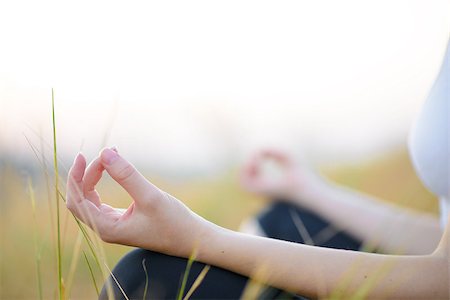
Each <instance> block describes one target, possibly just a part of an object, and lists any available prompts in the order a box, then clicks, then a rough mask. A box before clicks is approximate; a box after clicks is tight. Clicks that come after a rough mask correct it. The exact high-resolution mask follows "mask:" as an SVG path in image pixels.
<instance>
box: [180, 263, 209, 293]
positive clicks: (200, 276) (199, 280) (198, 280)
mask: <svg viewBox="0 0 450 300" xmlns="http://www.w3.org/2000/svg"><path fill="white" fill-rule="evenodd" d="M209 269H211V266H210V265H206V266H205V267H204V268H203V269H202V271H201V272H200V274H198V276H197V278H196V279H195V281H194V283H193V284H192V286H191V288H190V289H189V291H188V292H187V293H186V296H184V298H183V300H188V299H189V298H190V297H191V296H192V294H193V293H194V292H195V290H196V289H197V288H198V287H199V286H200V284H201V283H202V281H203V279H205V276H206V274H207V273H208V271H209Z"/></svg>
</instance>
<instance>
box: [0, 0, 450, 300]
mask: <svg viewBox="0 0 450 300" xmlns="http://www.w3.org/2000/svg"><path fill="white" fill-rule="evenodd" d="M449 28H450V3H449V1H439V0H433V1H399V0H395V1H392V0H391V1H376V2H373V1H314V2H311V1H283V2H276V3H275V2H266V1H227V2H212V1H194V2H158V3H153V2H152V3H146V2H132V3H130V2H127V3H126V4H125V3H120V2H111V1H108V2H76V3H69V2H50V1H41V2H22V1H2V2H0V43H1V46H0V217H1V221H0V222H1V223H0V225H1V226H0V234H1V236H0V238H1V241H0V242H1V244H0V264H1V265H0V298H2V299H15V298H22V299H30V298H39V289H38V286H39V283H38V279H40V280H41V284H40V285H41V286H42V287H43V291H42V293H43V295H44V298H46V299H47V298H55V297H56V296H57V281H56V258H55V257H56V256H55V232H56V228H55V203H54V201H55V199H54V198H53V197H54V193H53V192H52V185H53V182H54V181H53V180H54V179H53V177H54V176H53V171H52V166H53V163H52V159H53V158H52V155H53V140H52V139H53V136H52V114H51V89H52V88H53V89H54V92H55V113H56V127H57V128H56V133H57V146H58V157H59V160H60V176H61V181H62V183H61V190H62V191H63V190H64V181H65V175H66V173H67V168H68V167H69V166H70V164H71V161H72V160H73V158H74V156H75V155H76V153H77V152H78V151H82V152H83V153H84V154H85V155H86V156H87V157H88V159H92V158H94V157H95V156H96V155H97V153H98V152H99V151H100V149H101V148H102V147H104V146H112V145H115V146H117V147H118V149H119V151H120V152H121V153H122V155H124V156H125V157H127V158H128V159H129V160H131V161H132V162H133V163H134V164H135V165H136V166H137V167H138V168H139V169H140V170H142V171H143V173H145V174H146V176H147V177H148V178H149V179H151V180H152V181H154V182H155V183H157V184H158V185H159V186H161V187H162V188H163V189H165V190H167V191H168V192H170V193H172V194H174V195H175V196H177V197H178V198H179V199H182V200H183V201H184V202H186V203H187V204H188V205H189V206H190V207H191V208H192V209H193V210H194V211H196V212H198V213H199V214H201V215H202V216H204V217H206V218H207V219H209V220H212V221H214V222H216V223H219V224H220V225H223V226H226V227H228V228H232V229H237V228H238V227H239V224H240V222H241V221H242V220H243V219H245V218H246V217H248V216H250V215H252V214H255V213H257V212H258V210H259V209H261V207H263V206H264V203H265V202H264V201H265V199H258V198H257V197H254V196H252V195H250V194H248V193H246V192H245V191H243V190H242V188H241V187H240V186H239V184H238V180H237V179H238V173H239V169H240V167H241V166H242V164H243V163H244V162H245V161H246V159H248V157H249V156H250V155H251V154H252V153H253V152H254V151H256V150H258V149H260V148H262V147H271V148H278V149H283V150H286V151H288V152H289V153H291V154H292V155H293V156H295V157H296V158H298V159H299V160H300V161H302V162H304V163H305V164H308V165H310V166H311V167H313V168H316V169H318V170H320V172H322V174H324V175H325V176H327V177H329V178H331V179H332V180H335V181H337V182H340V183H342V184H345V185H348V186H351V187H353V188H356V189H359V190H362V191H365V192H367V193H370V194H373V195H375V196H378V197H380V198H382V199H384V200H386V201H394V202H397V203H399V204H400V205H405V206H408V207H412V208H415V209H419V210H425V211H429V212H432V213H437V202H436V199H435V198H434V197H433V196H432V195H431V194H429V193H428V192H427V191H426V190H425V188H424V187H423V186H422V185H421V183H420V181H419V180H418V179H417V178H416V175H415V173H414V171H413V169H412V167H411V163H410V161H409V157H408V153H407V137H408V130H409V128H410V126H411V124H412V123H413V121H414V118H415V116H416V115H417V113H418V111H419V110H420V108H421V105H422V103H423V101H424V99H425V97H426V95H427V92H428V90H429V88H430V87H431V84H432V83H433V80H434V78H435V76H436V74H437V71H438V69H439V67H440V64H441V60H442V57H443V54H444V51H445V47H446V44H447V41H448V38H449ZM46 171H47V175H46ZM99 189H100V191H101V193H102V196H103V199H104V200H105V201H107V202H111V203H113V204H115V205H119V206H126V205H128V204H129V198H127V196H126V194H125V193H124V192H123V191H122V190H121V189H120V188H118V187H117V186H115V185H113V184H112V182H111V180H109V179H108V178H106V180H105V181H104V182H102V183H101V184H100V187H99ZM33 194H34V195H35V200H36V205H35V209H33V205H32V202H31V198H32V197H31V196H32V195H33ZM61 205H62V204H61ZM33 211H34V212H35V218H33ZM61 212H62V220H63V223H62V232H63V245H64V247H63V276H64V280H65V286H66V289H67V290H66V296H67V298H74V299H83V298H84V299H85V298H92V297H95V289H94V286H93V284H92V281H91V279H90V277H89V276H90V275H89V270H88V267H87V264H86V263H85V262H84V261H83V260H84V258H83V256H82V254H81V253H82V252H80V249H81V250H83V249H84V250H86V245H85V244H84V242H82V241H81V237H80V234H79V233H78V229H77V227H76V224H75V222H74V221H73V219H71V216H70V215H68V214H67V211H66V209H65V208H64V207H63V206H62V208H61ZM104 247H105V253H106V257H105V259H106V261H107V262H108V265H109V266H110V267H112V266H114V264H115V263H116V262H117V260H118V259H119V258H120V256H121V255H123V253H125V252H126V251H128V250H129V248H127V247H122V246H117V245H106V244H105V245H104ZM37 257H39V259H37ZM37 261H40V263H39V265H40V273H41V275H40V276H38V275H37V271H36V265H37ZM94 273H95V274H94V275H95V276H96V277H97V281H98V282H99V284H100V283H101V282H102V277H101V274H100V273H99V272H98V270H94Z"/></svg>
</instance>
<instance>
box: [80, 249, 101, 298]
mask: <svg viewBox="0 0 450 300" xmlns="http://www.w3.org/2000/svg"><path fill="white" fill-rule="evenodd" d="M83 256H84V260H85V261H86V264H87V266H88V268H89V273H90V274H91V278H92V282H93V283H94V287H95V291H96V292H97V296H100V292H99V290H98V286H97V282H96V281H95V276H94V272H93V271H92V267H91V263H90V262H89V259H88V258H87V256H86V252H84V251H83Z"/></svg>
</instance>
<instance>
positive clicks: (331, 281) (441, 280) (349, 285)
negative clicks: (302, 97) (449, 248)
mask: <svg viewBox="0 0 450 300" xmlns="http://www.w3.org/2000/svg"><path fill="white" fill-rule="evenodd" d="M199 259H200V260H202V261H204V262H207V263H210V264H213V265H217V266H221V267H223V268H226V269H229V270H232V271H234V272H237V273H241V274H244V275H246V276H252V277H253V278H256V279H257V280H260V281H262V282H265V283H268V284H270V285H273V286H276V287H279V288H281V289H285V290H290V291H293V292H295V293H298V294H301V295H305V296H310V297H330V296H332V295H335V296H339V298H344V299H347V298H349V297H354V296H356V295H359V296H360V297H361V298H366V297H368V298H373V299H380V298H406V299H421V298H429V299H447V298H448V297H449V294H448V293H449V291H448V289H449V287H448V284H449V276H448V263H449V262H448V257H446V256H445V255H444V254H442V253H440V254H437V253H436V254H433V255H426V256H394V255H380V254H368V253H362V252H355V251H346V250H334V249H327V248H320V247H312V246H306V245H301V244H295V243H289V242H284V241H279V240H273V239H267V238H261V237H255V236H250V235H246V234H241V233H236V232H231V231H227V230H223V229H216V230H214V235H213V237H212V238H211V241H210V242H209V243H208V247H204V248H203V251H202V252H200V256H199Z"/></svg>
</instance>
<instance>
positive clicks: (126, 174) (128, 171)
mask: <svg viewBox="0 0 450 300" xmlns="http://www.w3.org/2000/svg"><path fill="white" fill-rule="evenodd" d="M134 172H135V169H134V167H133V166H132V165H129V164H127V165H125V166H124V167H123V168H122V169H120V170H119V172H118V173H117V179H119V180H121V181H127V180H129V179H130V178H131V177H132V176H133V175H134Z"/></svg>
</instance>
